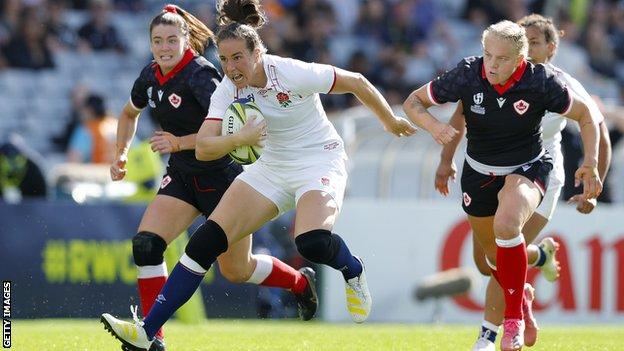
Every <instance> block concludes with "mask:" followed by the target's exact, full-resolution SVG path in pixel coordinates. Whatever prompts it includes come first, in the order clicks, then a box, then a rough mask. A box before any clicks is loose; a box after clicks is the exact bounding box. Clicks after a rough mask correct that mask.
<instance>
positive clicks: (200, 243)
mask: <svg viewBox="0 0 624 351" xmlns="http://www.w3.org/2000/svg"><path fill="white" fill-rule="evenodd" d="M227 248H228V238H227V235H226V234H225V231H223V229H222V228H221V226H220V225H219V224H218V223H217V222H215V221H213V220H210V219H209V220H207V221H206V222H204V224H202V225H201V226H200V227H199V228H197V230H196V231H195V233H193V235H192V236H191V238H190V239H189V242H188V243H187V244H186V248H185V249H184V252H185V253H186V255H187V256H188V257H189V258H190V259H192V260H193V261H195V262H197V264H199V265H200V266H202V267H203V268H204V269H205V270H208V269H210V266H211V265H212V263H213V262H214V261H215V260H216V259H217V257H218V256H219V255H220V254H222V253H224V252H225V251H227Z"/></svg>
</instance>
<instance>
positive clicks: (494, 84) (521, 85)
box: [403, 21, 602, 351]
mask: <svg viewBox="0 0 624 351" xmlns="http://www.w3.org/2000/svg"><path fill="white" fill-rule="evenodd" d="M482 44H483V56H482V57H470V58H466V59H463V60H462V61H461V62H460V63H459V64H458V65H457V67H456V68H454V69H452V70H451V71H449V72H446V73H445V74H443V75H441V76H440V77H438V78H436V79H434V80H433V81H431V82H429V83H428V84H426V85H424V86H422V87H420V88H419V89H417V90H416V91H414V92H413V93H412V94H410V96H409V97H408V98H407V100H406V101H405V103H404V105H403V107H404V110H405V112H406V113H407V115H408V116H409V118H410V119H411V120H412V121H414V122H415V123H416V124H417V125H418V126H420V127H422V128H424V129H426V130H427V131H428V132H429V133H430V134H431V135H432V137H433V138H434V139H435V140H436V141H437V142H438V143H440V144H446V143H449V142H450V141H451V140H452V139H453V138H455V137H456V135H457V130H456V129H455V128H453V127H452V126H451V125H449V124H446V123H442V122H440V121H438V120H437V119H436V118H435V117H433V116H432V115H431V114H429V113H428V112H427V108H428V107H430V106H432V105H434V104H442V103H445V102H449V101H453V102H455V101H459V100H461V102H462V104H463V106H464V115H465V119H466V128H467V139H468V146H467V150H466V155H465V156H466V162H465V163H464V168H463V172H462V179H461V186H462V192H463V198H462V199H463V209H464V211H465V212H466V213H467V215H468V220H469V222H470V225H471V227H472V230H473V233H474V235H475V236H476V238H477V241H478V242H479V244H480V245H481V247H482V248H483V250H484V252H485V254H486V256H487V259H488V262H489V264H490V266H491V269H492V275H493V276H494V278H495V279H496V280H497V281H498V283H499V284H500V286H501V287H502V288H503V291H504V297H505V312H504V316H505V320H504V322H503V328H504V332H503V337H502V339H501V349H502V350H504V351H511V350H520V349H522V347H523V345H524V328H525V325H524V321H523V312H522V302H523V298H524V293H523V292H524V285H525V281H526V271H527V251H526V246H525V244H524V237H523V235H522V233H521V230H522V227H523V225H524V224H525V223H526V222H527V220H528V219H529V218H530V217H531V215H532V214H533V212H534V211H535V209H536V208H537V206H538V205H539V204H540V202H541V200H542V198H543V196H544V193H545V191H546V188H547V186H548V179H549V173H550V172H551V170H552V169H553V164H552V158H551V157H550V155H548V153H547V152H546V151H545V150H544V148H543V146H542V138H541V121H542V117H543V116H544V114H545V112H546V111H550V112H555V113H559V114H561V115H563V116H565V117H568V118H570V119H573V120H575V121H577V122H578V123H579V125H580V128H581V138H582V140H583V146H584V156H585V158H584V162H583V164H582V165H581V166H580V167H579V169H578V170H577V172H576V174H575V178H576V183H577V185H580V183H583V186H584V191H583V198H584V199H593V198H596V197H597V196H598V195H599V194H600V192H601V190H602V183H601V181H600V178H599V176H598V170H597V163H598V162H597V160H598V124H597V123H596V121H595V120H593V119H592V117H591V114H590V112H589V109H588V107H587V105H586V104H585V103H584V102H583V101H582V100H579V99H574V98H573V97H572V95H571V94H570V93H569V91H568V89H567V88H566V87H565V86H564V85H563V84H562V83H561V82H560V81H559V80H558V78H557V77H556V74H555V73H554V72H553V71H552V70H551V69H549V68H548V67H546V66H543V65H533V64H532V63H530V62H527V61H526V58H527V51H528V42H527V38H526V36H525V29H524V28H523V27H521V26H520V25H518V24H515V23H513V22H510V21H502V22H499V23H496V24H494V25H491V26H490V27H488V28H487V29H486V30H485V31H484V32H483V36H482Z"/></svg>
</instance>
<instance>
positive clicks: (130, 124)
mask: <svg viewBox="0 0 624 351" xmlns="http://www.w3.org/2000/svg"><path fill="white" fill-rule="evenodd" d="M140 113H141V110H138V109H136V108H135V107H134V106H133V105H132V104H131V103H130V101H128V102H126V104H125V105H124V107H123V109H122V110H121V113H120V114H119V120H118V122H117V144H116V151H115V159H114V160H113V164H111V166H110V175H111V179H112V180H114V181H115V180H122V179H123V178H124V177H125V176H126V162H127V161H128V149H129V148H130V143H132V139H133V138H134V134H135V133H136V129H137V123H138V120H139V114H140Z"/></svg>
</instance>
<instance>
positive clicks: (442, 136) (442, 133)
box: [429, 122, 459, 145]
mask: <svg viewBox="0 0 624 351" xmlns="http://www.w3.org/2000/svg"><path fill="white" fill-rule="evenodd" d="M429 132H430V133H431V136H432V137H433V139H434V140H435V141H436V142H437V143H438V144H440V145H444V144H448V143H450V142H451V140H453V138H454V137H455V135H457V134H458V133H459V131H457V129H455V128H453V126H451V125H450V124H447V123H442V122H438V123H436V124H435V125H434V126H433V128H431V130H430V131H429Z"/></svg>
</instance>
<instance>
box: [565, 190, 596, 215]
mask: <svg viewBox="0 0 624 351" xmlns="http://www.w3.org/2000/svg"><path fill="white" fill-rule="evenodd" d="M568 203H569V204H576V210H577V211H579V212H580V213H584V214H588V213H591V211H593V210H594V208H596V204H597V201H596V199H585V198H583V196H582V195H580V194H578V195H574V196H572V197H571V198H570V199H569V200H568Z"/></svg>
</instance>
